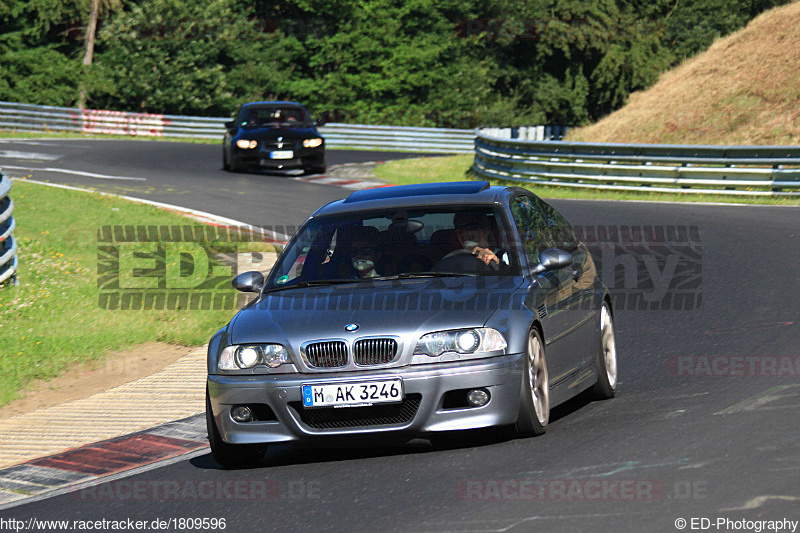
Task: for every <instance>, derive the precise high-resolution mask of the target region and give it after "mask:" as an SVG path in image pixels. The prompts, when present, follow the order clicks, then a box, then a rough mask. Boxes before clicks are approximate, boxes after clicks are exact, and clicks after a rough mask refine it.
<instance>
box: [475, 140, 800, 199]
mask: <svg viewBox="0 0 800 533" xmlns="http://www.w3.org/2000/svg"><path fill="white" fill-rule="evenodd" d="M492 133H494V132H493V131H492V130H490V129H483V130H478V131H477V134H476V138H475V162H474V163H473V166H472V172H473V173H474V174H476V175H477V176H480V177H481V178H483V179H486V178H489V179H498V180H507V181H518V182H524V183H535V184H541V185H554V186H559V187H578V188H586V189H608V190H627V191H640V192H642V191H645V192H672V193H696V194H701V193H702V194H724V195H747V196H800V146H690V145H686V146H684V145H669V144H653V145H643V144H596V143H578V142H557V143H554V142H550V141H526V140H520V139H507V138H500V137H496V136H494V135H492ZM787 167H794V168H787ZM784 189H788V190H784Z"/></svg>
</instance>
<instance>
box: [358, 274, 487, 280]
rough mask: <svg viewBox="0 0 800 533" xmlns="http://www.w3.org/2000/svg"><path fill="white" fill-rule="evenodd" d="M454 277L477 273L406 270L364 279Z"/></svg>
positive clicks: (472, 275)
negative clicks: (391, 274) (400, 272)
mask: <svg viewBox="0 0 800 533" xmlns="http://www.w3.org/2000/svg"><path fill="white" fill-rule="evenodd" d="M452 277H467V278H474V277H477V274H471V273H469V272H404V273H402V274H395V275H393V276H378V277H377V278H364V280H363V281H367V280H372V281H384V280H393V279H424V278H452Z"/></svg>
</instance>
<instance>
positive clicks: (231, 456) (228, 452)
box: [206, 389, 267, 468]
mask: <svg viewBox="0 0 800 533" xmlns="http://www.w3.org/2000/svg"><path fill="white" fill-rule="evenodd" d="M206 430H207V431H208V442H209V444H210V445H211V455H212V456H213V457H214V460H215V461H216V462H217V463H218V464H219V465H220V466H223V467H225V468H241V467H245V466H252V465H255V464H258V463H259V462H260V461H261V460H262V459H263V458H264V453H266V451H267V445H266V444H228V443H227V442H225V441H223V440H222V436H221V435H220V434H219V430H218V429H217V424H216V423H215V422H214V413H213V412H212V411H211V400H210V399H209V397H208V389H206Z"/></svg>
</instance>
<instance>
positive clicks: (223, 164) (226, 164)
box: [222, 148, 231, 170]
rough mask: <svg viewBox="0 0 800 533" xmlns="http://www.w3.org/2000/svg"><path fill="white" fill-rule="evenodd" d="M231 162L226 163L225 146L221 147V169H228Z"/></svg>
mask: <svg viewBox="0 0 800 533" xmlns="http://www.w3.org/2000/svg"><path fill="white" fill-rule="evenodd" d="M230 169H231V164H230V163H228V156H227V154H226V153H225V148H223V149H222V170H230Z"/></svg>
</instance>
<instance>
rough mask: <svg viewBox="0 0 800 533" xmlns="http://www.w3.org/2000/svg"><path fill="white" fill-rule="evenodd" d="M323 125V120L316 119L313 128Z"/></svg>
mask: <svg viewBox="0 0 800 533" xmlns="http://www.w3.org/2000/svg"><path fill="white" fill-rule="evenodd" d="M325 124H326V122H325V119H324V118H318V119H317V120H315V121H314V125H315V126H324V125H325Z"/></svg>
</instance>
